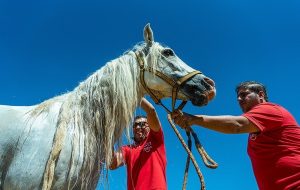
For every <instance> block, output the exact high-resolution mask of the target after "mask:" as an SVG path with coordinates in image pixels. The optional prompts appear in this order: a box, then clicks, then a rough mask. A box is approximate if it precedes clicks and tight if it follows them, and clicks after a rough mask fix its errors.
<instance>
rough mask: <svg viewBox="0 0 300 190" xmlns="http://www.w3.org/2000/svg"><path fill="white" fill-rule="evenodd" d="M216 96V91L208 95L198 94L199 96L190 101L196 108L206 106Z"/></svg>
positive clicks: (209, 92) (211, 91)
mask: <svg viewBox="0 0 300 190" xmlns="http://www.w3.org/2000/svg"><path fill="white" fill-rule="evenodd" d="M215 96H216V91H215V89H214V90H210V91H208V92H207V93H202V94H200V93H197V96H196V97H194V98H191V99H190V101H191V102H192V104H193V105H195V106H206V105H207V104H208V102H210V101H211V100H212V99H213V98H214V97H215Z"/></svg>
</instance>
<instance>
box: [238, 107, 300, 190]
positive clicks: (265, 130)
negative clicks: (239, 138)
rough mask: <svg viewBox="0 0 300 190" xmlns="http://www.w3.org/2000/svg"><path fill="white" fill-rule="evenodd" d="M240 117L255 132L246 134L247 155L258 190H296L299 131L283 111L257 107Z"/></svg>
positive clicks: (299, 169) (299, 183) (299, 180)
mask: <svg viewBox="0 0 300 190" xmlns="http://www.w3.org/2000/svg"><path fill="white" fill-rule="evenodd" d="M243 116H245V117H246V118H248V119H249V120H250V121H251V122H252V123H254V124H255V125H256V126H257V127H258V128H259V129H260V132H259V133H250V134H249V139H248V154H249V157H250V159H251V162H252V167H253V171H254V174H255V177H256V180H257V183H258V187H259V189H260V190H300V127H299V125H298V124H297V122H296V120H295V119H294V117H293V116H292V115H291V114H290V113H289V112H288V111H287V110H286V109H284V108H283V107H281V106H279V105H277V104H273V103H268V102H267V103H261V104H258V105H256V106H255V107H253V108H252V109H251V110H250V111H248V112H247V113H244V114H243Z"/></svg>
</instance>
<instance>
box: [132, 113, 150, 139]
mask: <svg viewBox="0 0 300 190" xmlns="http://www.w3.org/2000/svg"><path fill="white" fill-rule="evenodd" d="M149 131H150V128H149V125H148V122H147V119H146V118H138V119H136V120H135V121H134V123H133V135H134V139H135V141H136V142H137V143H140V142H142V141H143V140H145V139H146V138H147V136H148V134H149Z"/></svg>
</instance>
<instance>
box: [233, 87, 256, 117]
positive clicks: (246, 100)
mask: <svg viewBox="0 0 300 190" xmlns="http://www.w3.org/2000/svg"><path fill="white" fill-rule="evenodd" d="M237 99H238V102H239V105H240V107H241V109H242V111H243V112H244V113H245V112H247V111H249V110H250V109H252V108H253V107H254V106H256V105H257V104H259V103H260V97H259V95H258V94H257V93H255V92H252V91H251V90H249V89H240V90H239V91H238V93H237Z"/></svg>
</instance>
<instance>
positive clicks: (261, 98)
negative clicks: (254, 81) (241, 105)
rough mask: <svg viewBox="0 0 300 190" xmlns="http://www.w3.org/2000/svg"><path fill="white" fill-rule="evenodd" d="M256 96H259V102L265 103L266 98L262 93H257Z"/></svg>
mask: <svg viewBox="0 0 300 190" xmlns="http://www.w3.org/2000/svg"><path fill="white" fill-rule="evenodd" d="M258 96H259V100H260V102H265V101H266V98H265V96H266V95H265V93H264V92H263V91H259V92H258Z"/></svg>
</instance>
